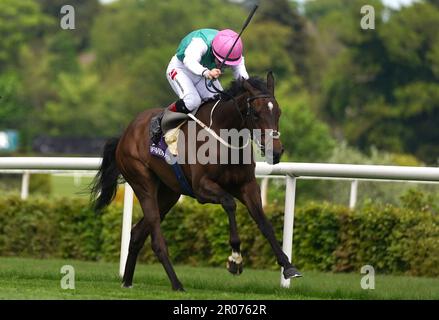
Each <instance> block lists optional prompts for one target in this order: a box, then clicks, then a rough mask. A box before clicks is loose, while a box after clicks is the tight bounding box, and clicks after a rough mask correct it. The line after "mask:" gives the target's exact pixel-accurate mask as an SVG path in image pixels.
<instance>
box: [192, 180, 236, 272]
mask: <svg viewBox="0 0 439 320" xmlns="http://www.w3.org/2000/svg"><path fill="white" fill-rule="evenodd" d="M196 195H197V198H198V200H199V201H200V202H201V203H206V202H209V203H216V204H221V206H222V207H223V209H224V211H225V212H226V213H227V216H228V218H229V229H230V236H229V243H230V246H231V247H232V254H231V255H230V256H229V257H228V259H227V264H226V267H227V270H228V271H229V272H230V273H232V274H235V275H239V274H241V273H242V256H241V239H240V238H239V234H238V226H237V224H236V202H235V199H234V198H233V196H231V195H230V194H228V193H227V192H225V191H224V190H223V189H222V188H221V187H220V186H219V185H218V184H217V183H215V182H213V181H212V180H209V179H201V180H200V183H199V186H198V188H197V190H196Z"/></svg>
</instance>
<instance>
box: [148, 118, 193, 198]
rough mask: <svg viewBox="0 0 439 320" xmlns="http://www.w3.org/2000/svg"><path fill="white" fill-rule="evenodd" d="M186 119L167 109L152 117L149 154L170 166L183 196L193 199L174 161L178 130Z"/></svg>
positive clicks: (178, 165) (181, 171) (190, 190)
mask: <svg viewBox="0 0 439 320" xmlns="http://www.w3.org/2000/svg"><path fill="white" fill-rule="evenodd" d="M188 118H189V117H188V116H187V115H186V114H184V113H180V112H173V111H170V110H168V109H165V110H164V111H162V112H161V113H160V114H158V115H157V116H155V117H153V118H152V119H151V124H150V137H151V138H150V145H149V152H150V153H151V154H152V155H153V156H156V157H159V158H162V159H164V160H165V161H166V162H167V163H168V164H170V165H171V167H172V169H173V170H174V174H175V176H176V178H177V181H178V182H179V184H180V186H181V189H182V193H183V194H185V195H188V196H191V197H195V196H194V192H193V190H192V187H191V185H190V184H189V182H188V181H187V180H186V177H185V176H184V173H183V170H182V168H181V166H180V164H179V163H178V161H176V158H177V144H178V133H179V129H180V127H181V126H182V125H183V124H184V123H185V122H186V121H187V119H188Z"/></svg>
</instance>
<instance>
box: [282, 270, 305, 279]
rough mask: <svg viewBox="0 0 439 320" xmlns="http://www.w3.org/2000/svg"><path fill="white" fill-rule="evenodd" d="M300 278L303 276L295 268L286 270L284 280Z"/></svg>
mask: <svg viewBox="0 0 439 320" xmlns="http://www.w3.org/2000/svg"><path fill="white" fill-rule="evenodd" d="M300 277H302V275H301V274H300V272H299V271H297V269H296V268H294V267H291V268H288V269H286V270H284V278H285V280H286V279H291V278H300Z"/></svg>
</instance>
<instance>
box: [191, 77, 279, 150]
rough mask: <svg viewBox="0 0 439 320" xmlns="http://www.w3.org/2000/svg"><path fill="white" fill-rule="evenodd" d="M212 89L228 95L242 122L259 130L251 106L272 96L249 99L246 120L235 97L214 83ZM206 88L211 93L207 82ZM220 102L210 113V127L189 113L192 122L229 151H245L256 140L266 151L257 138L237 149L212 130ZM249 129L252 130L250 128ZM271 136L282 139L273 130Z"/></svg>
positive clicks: (263, 95) (257, 96) (262, 95)
mask: <svg viewBox="0 0 439 320" xmlns="http://www.w3.org/2000/svg"><path fill="white" fill-rule="evenodd" d="M212 87H213V88H214V89H215V90H216V91H217V92H218V93H222V94H224V95H227V96H229V97H230V98H231V99H232V100H233V104H234V106H235V107H236V109H237V111H238V113H239V115H240V116H241V120H242V122H246V121H248V120H250V123H251V125H252V127H253V128H252V129H257V126H256V123H255V117H254V108H253V106H252V105H251V103H252V102H253V101H255V100H257V99H267V98H271V96H270V95H266V94H261V95H256V96H252V97H249V98H247V112H246V115H245V119H244V117H243V116H242V113H241V110H240V109H239V106H238V104H237V102H236V99H235V97H233V96H231V95H229V94H227V93H226V92H224V91H221V90H220V89H218V88H217V87H215V85H214V84H213V83H212ZM206 88H207V90H208V91H210V89H209V88H208V84H207V81H206ZM210 92H212V91H210ZM220 102H221V99H219V100H218V101H217V102H216V103H215V105H214V106H213V107H212V110H211V111H210V123H209V126H207V125H206V124H205V123H204V122H202V121H201V120H199V119H198V118H197V117H195V116H194V115H193V114H191V113H188V116H189V117H190V118H191V119H192V120H194V121H195V122H196V123H197V124H199V125H200V127H202V128H203V129H204V130H206V131H207V132H208V133H210V134H211V135H212V136H213V137H214V138H215V139H216V140H218V141H219V142H220V143H221V144H223V145H224V146H226V147H227V148H229V149H234V150H241V149H244V148H246V147H247V146H248V144H249V142H250V140H254V141H255V142H256V144H257V146H258V148H260V149H261V150H264V149H265V146H264V145H263V144H262V143H261V141H260V140H259V139H257V138H254V137H253V139H247V141H246V143H245V144H244V145H243V146H238V147H236V146H234V145H231V144H230V143H228V142H227V141H225V140H224V139H223V138H221V137H220V136H219V135H218V134H217V133H216V132H215V131H214V130H212V129H211V127H212V124H213V112H214V111H215V109H216V107H217V106H218V104H219V103H220ZM249 129H250V128H249ZM263 135H265V133H263V134H261V136H263ZM270 135H271V137H272V138H273V139H279V137H280V132H279V131H276V130H271V132H270Z"/></svg>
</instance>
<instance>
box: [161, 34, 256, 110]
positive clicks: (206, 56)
mask: <svg viewBox="0 0 439 320" xmlns="http://www.w3.org/2000/svg"><path fill="white" fill-rule="evenodd" d="M237 37H238V34H237V33H236V32H235V31H233V30H230V29H226V30H221V31H218V30H215V29H199V30H195V31H192V32H191V33H189V34H188V35H187V36H186V37H184V38H183V40H181V42H180V45H179V46H178V48H177V53H176V54H175V55H174V56H173V57H172V59H171V62H170V63H169V65H168V68H167V70H166V77H167V79H168V81H169V83H170V85H171V87H172V89H173V90H174V92H175V93H176V94H177V95H178V97H179V98H180V99H179V100H177V101H176V102H174V103H173V104H171V105H170V106H169V107H168V109H169V110H171V111H174V112H182V113H189V112H192V111H194V110H196V109H197V108H198V107H199V106H200V105H201V103H202V102H203V101H205V100H208V99H209V98H212V97H213V96H214V95H216V94H217V93H215V91H214V90H213V88H212V87H211V88H209V89H210V91H213V92H210V91H209V90H208V89H207V88H206V83H205V80H204V78H207V79H209V80H212V79H218V78H219V77H220V76H221V70H220V69H219V67H220V65H221V63H222V62H223V60H224V58H225V56H226V55H227V53H228V52H229V51H230V49H231V48H232V46H233V44H234V42H235V40H236V38H237ZM242 49H243V45H242V41H241V38H239V39H238V41H237V42H236V44H235V46H234V47H233V50H232V51H231V53H230V56H229V57H228V59H227V61H225V63H224V64H225V66H226V67H230V68H232V70H233V76H234V78H235V79H240V78H245V79H248V77H249V76H248V73H247V70H246V68H245V64H244V57H243V56H242ZM215 87H217V88H218V89H220V90H222V87H221V84H220V83H219V81H217V82H216V83H215Z"/></svg>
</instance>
